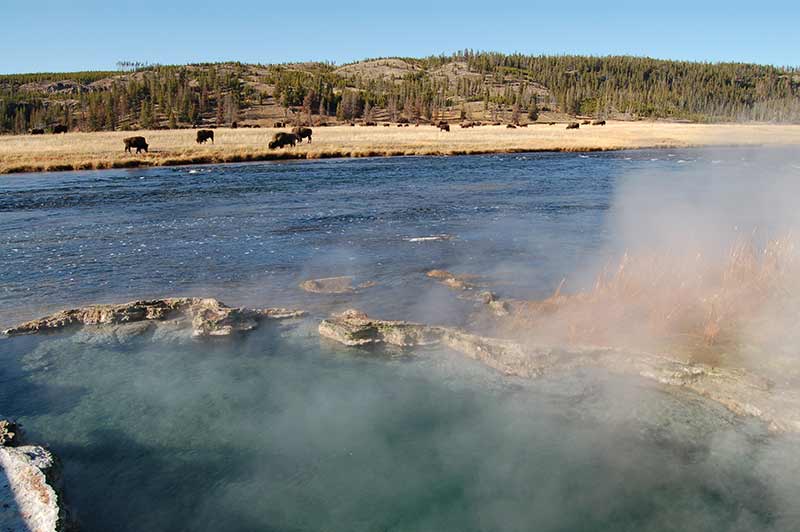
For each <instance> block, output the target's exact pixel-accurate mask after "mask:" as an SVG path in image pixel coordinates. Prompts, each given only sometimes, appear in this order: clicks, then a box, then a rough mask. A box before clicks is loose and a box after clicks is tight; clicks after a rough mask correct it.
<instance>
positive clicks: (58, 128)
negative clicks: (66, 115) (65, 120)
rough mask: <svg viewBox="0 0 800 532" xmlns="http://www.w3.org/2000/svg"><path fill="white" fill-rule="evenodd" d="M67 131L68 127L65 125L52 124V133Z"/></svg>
mask: <svg viewBox="0 0 800 532" xmlns="http://www.w3.org/2000/svg"><path fill="white" fill-rule="evenodd" d="M67 131H69V128H68V127H67V126H65V125H64V124H58V125H55V126H53V133H54V134H57V133H66V132H67Z"/></svg>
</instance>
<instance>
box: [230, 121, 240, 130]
mask: <svg viewBox="0 0 800 532" xmlns="http://www.w3.org/2000/svg"><path fill="white" fill-rule="evenodd" d="M238 127H239V123H238V122H231V129H236V128H238Z"/></svg>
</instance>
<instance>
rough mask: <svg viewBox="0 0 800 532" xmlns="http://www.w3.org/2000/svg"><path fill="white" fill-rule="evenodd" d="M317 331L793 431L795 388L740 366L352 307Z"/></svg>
mask: <svg viewBox="0 0 800 532" xmlns="http://www.w3.org/2000/svg"><path fill="white" fill-rule="evenodd" d="M319 332H320V334H321V335H322V336H324V337H326V338H329V339H332V340H335V341H337V342H340V343H342V344H344V345H347V346H366V345H380V344H387V345H394V346H400V347H407V348H413V347H421V346H432V345H441V346H444V347H447V348H450V349H452V350H454V351H458V352H460V353H463V354H464V355H466V356H468V357H469V358H472V359H475V360H477V361H480V362H482V363H484V364H486V365H488V366H490V367H492V368H494V369H496V370H498V371H500V372H502V373H504V374H506V375H512V376H517V377H524V378H536V377H541V376H543V375H546V374H553V373H557V372H570V371H576V370H579V369H581V368H585V367H593V368H602V369H604V370H607V371H609V372H611V373H616V374H623V375H630V376H635V377H638V378H643V379H647V380H650V381H654V382H657V383H659V384H662V385H666V386H668V387H678V388H681V389H686V390H691V391H693V392H695V393H697V394H699V395H701V396H703V397H706V398H708V399H710V400H712V401H715V402H717V403H720V404H722V405H723V406H725V407H726V408H727V409H728V410H730V411H732V412H733V413H735V414H737V415H740V416H752V417H755V418H758V419H760V420H762V421H764V422H765V423H766V424H767V425H768V426H769V428H770V429H771V430H773V431H776V432H794V433H800V394H798V392H797V391H796V390H794V389H789V388H785V387H784V388H779V387H777V386H776V385H775V384H774V383H772V382H771V381H769V380H767V379H764V378H762V377H759V376H757V375H754V374H752V373H749V372H746V371H744V370H739V369H724V368H718V367H712V366H709V365H707V364H700V363H685V362H681V361H678V360H674V359H672V358H669V357H667V356H663V355H658V354H652V353H646V352H638V351H627V350H623V349H615V348H605V347H591V346H587V347H580V346H577V347H572V346H566V347H552V346H536V345H525V344H522V343H518V342H515V341H512V340H505V339H500V338H490V337H484V336H479V335H475V334H471V333H469V332H466V331H463V330H461V329H456V328H452V327H440V326H435V325H425V324H420V323H409V322H405V321H389V320H377V319H373V318H370V317H369V316H367V315H366V314H364V313H362V312H359V311H357V310H348V311H345V312H343V313H341V314H335V315H333V316H332V317H330V318H328V319H326V320H324V321H322V323H321V324H320V326H319Z"/></svg>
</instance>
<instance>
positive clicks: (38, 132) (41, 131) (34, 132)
mask: <svg viewBox="0 0 800 532" xmlns="http://www.w3.org/2000/svg"><path fill="white" fill-rule="evenodd" d="M31 135H44V129H42V128H40V127H36V128H33V129H31Z"/></svg>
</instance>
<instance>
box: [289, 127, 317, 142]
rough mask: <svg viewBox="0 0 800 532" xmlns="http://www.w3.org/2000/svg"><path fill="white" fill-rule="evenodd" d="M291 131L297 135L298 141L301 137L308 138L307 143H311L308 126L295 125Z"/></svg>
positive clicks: (300, 140)
mask: <svg viewBox="0 0 800 532" xmlns="http://www.w3.org/2000/svg"><path fill="white" fill-rule="evenodd" d="M292 133H294V134H295V135H297V138H298V141H299V142H302V141H303V139H308V143H309V144H311V133H312V132H311V128H310V127H300V126H297V127H295V128H293V129H292Z"/></svg>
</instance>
